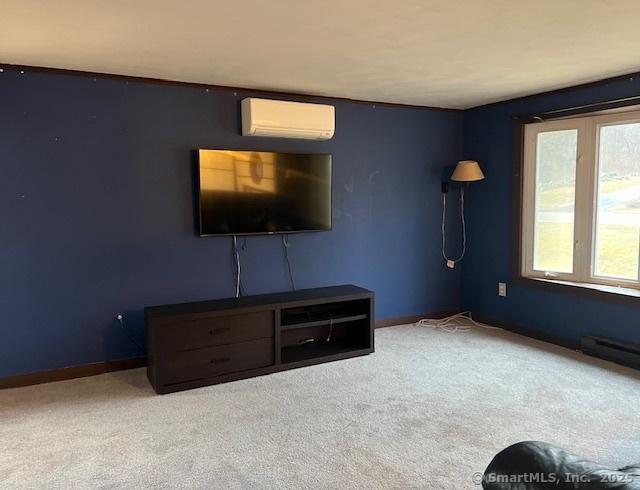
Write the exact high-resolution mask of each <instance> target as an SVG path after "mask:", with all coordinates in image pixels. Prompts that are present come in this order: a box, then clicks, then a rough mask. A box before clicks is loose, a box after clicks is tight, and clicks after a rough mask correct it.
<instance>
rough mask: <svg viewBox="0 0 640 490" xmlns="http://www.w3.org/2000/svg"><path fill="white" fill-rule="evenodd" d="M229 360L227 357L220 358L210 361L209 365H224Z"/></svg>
mask: <svg viewBox="0 0 640 490" xmlns="http://www.w3.org/2000/svg"><path fill="white" fill-rule="evenodd" d="M230 360H231V359H230V358H229V357H220V358H218V359H211V364H224V363H225V362H229V361H230Z"/></svg>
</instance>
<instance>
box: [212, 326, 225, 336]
mask: <svg viewBox="0 0 640 490" xmlns="http://www.w3.org/2000/svg"><path fill="white" fill-rule="evenodd" d="M228 331H229V327H224V328H212V329H211V330H209V334H211V335H219V334H221V333H225V332H228Z"/></svg>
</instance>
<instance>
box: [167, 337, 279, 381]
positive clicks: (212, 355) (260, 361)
mask: <svg viewBox="0 0 640 490" xmlns="http://www.w3.org/2000/svg"><path fill="white" fill-rule="evenodd" d="M273 362H274V349H273V339H260V340H251V341H249V342H240V343H238V344H230V345H222V346H218V347H208V348H204V349H198V350H192V351H183V352H176V353H173V354H171V355H170V356H167V358H166V359H164V360H163V361H162V362H161V364H160V365H159V369H158V372H159V375H160V377H161V379H162V382H163V384H173V383H182V382H188V381H193V380H196V379H204V378H212V377H215V376H220V375H222V374H227V373H233V372H236V371H244V370H247V369H255V368H260V367H264V366H270V365H272V364H273Z"/></svg>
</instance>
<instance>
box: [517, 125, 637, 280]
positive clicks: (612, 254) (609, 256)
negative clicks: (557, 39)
mask: <svg viewBox="0 0 640 490" xmlns="http://www.w3.org/2000/svg"><path fill="white" fill-rule="evenodd" d="M524 137H525V139H524V145H525V146H524V174H523V178H524V181H523V209H522V212H523V216H522V225H523V227H522V274H523V275H524V276H525V277H535V278H548V279H558V280H567V281H574V282H585V283H594V284H605V285H613V286H625V287H636V288H638V287H640V274H639V271H640V112H627V113H617V114H607V115H592V116H589V117H579V118H575V119H562V120H555V121H547V122H540V123H532V124H527V125H526V126H525V135H524Z"/></svg>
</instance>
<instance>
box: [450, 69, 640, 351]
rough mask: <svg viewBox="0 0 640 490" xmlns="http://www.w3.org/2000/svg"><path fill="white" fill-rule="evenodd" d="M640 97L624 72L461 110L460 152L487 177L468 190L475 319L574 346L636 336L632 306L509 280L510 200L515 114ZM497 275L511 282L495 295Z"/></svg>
mask: <svg viewBox="0 0 640 490" xmlns="http://www.w3.org/2000/svg"><path fill="white" fill-rule="evenodd" d="M637 95H640V79H638V78H637V77H636V78H633V77H630V78H626V79H620V80H616V81H608V82H603V83H600V84H597V85H591V86H583V87H575V88H573V89H570V90H563V91H558V92H552V93H547V94H542V95H539V96H535V97H527V98H523V99H516V100H512V101H507V102H503V103H499V104H492V105H488V106H484V107H479V108H476V109H473V110H468V111H466V112H465V125H464V139H465V155H466V156H467V157H468V158H474V159H477V160H479V161H480V162H481V163H482V165H483V168H484V170H485V173H486V177H487V179H486V180H485V181H484V182H481V183H478V184H473V185H472V186H471V188H470V190H469V192H468V193H467V201H466V202H467V217H468V229H469V235H470V245H469V254H468V255H467V257H466V259H465V262H464V264H463V276H462V306H463V308H464V309H470V310H472V311H473V312H474V313H475V314H476V316H477V317H480V318H484V319H490V320H495V321H499V322H503V323H505V324H506V325H511V326H513V327H515V328H517V329H519V330H523V331H525V332H527V333H529V334H532V335H535V336H540V337H542V338H552V339H555V340H556V341H558V342H560V343H563V344H565V345H569V346H573V347H576V346H577V345H578V344H579V341H580V338H581V337H582V336H583V335H588V334H593V335H602V336H605V337H610V338H614V339H620V340H626V341H632V342H640V320H639V315H638V313H640V300H634V301H635V303H636V306H628V305H624V304H622V303H620V302H613V301H611V300H600V299H599V298H598V299H593V298H585V297H584V296H582V295H578V294H576V293H574V292H571V290H570V289H571V288H567V290H566V291H546V290H541V289H540V288H539V287H532V286H523V285H520V284H514V283H512V282H510V280H511V279H512V271H511V261H512V252H513V250H512V240H513V236H514V235H515V234H516V233H517V230H514V229H512V208H513V206H515V205H516V203H515V202H514V189H513V179H512V176H513V174H514V137H513V135H514V133H513V131H514V122H513V121H512V116H513V115H522V114H536V113H541V112H545V111H550V110H554V109H562V108H567V107H575V106H579V105H583V104H593V103H598V102H605V101H609V100H614V99H618V98H624V97H630V96H637ZM498 281H504V282H507V283H509V284H508V295H507V297H506V298H500V297H498V286H497V283H498Z"/></svg>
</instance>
